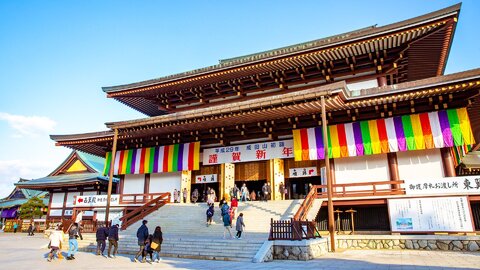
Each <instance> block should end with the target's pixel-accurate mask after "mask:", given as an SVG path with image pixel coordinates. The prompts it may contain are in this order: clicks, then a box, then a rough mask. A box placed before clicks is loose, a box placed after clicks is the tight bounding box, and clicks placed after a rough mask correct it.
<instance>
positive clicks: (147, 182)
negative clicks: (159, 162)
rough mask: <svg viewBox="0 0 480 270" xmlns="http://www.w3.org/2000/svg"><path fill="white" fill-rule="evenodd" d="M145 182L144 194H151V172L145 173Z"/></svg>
mask: <svg viewBox="0 0 480 270" xmlns="http://www.w3.org/2000/svg"><path fill="white" fill-rule="evenodd" d="M144 181H145V182H144V183H143V193H144V194H149V193H150V174H149V173H147V174H145V179H144Z"/></svg>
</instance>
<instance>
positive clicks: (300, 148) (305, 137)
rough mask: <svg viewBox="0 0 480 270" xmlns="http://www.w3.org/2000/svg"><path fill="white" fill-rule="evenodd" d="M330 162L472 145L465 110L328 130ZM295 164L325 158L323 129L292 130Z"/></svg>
mask: <svg viewBox="0 0 480 270" xmlns="http://www.w3.org/2000/svg"><path fill="white" fill-rule="evenodd" d="M327 130H328V149H329V151H328V156H329V158H340V157H352V156H363V155H373V154H381V153H389V152H398V151H409V150H421V149H431V148H443V147H451V146H463V145H471V144H474V143H475V140H474V138H473V133H472V128H471V126H470V120H469V118H468V113H467V110H466V109H465V108H460V109H449V110H443V111H436V112H429V113H420V114H412V115H403V116H396V117H390V118H383V119H376V120H368V121H360V122H353V123H347V124H338V125H332V126H328V129H327ZM293 151H294V156H295V161H301V160H318V159H324V158H325V148H324V145H323V136H322V127H315V128H308V129H297V130H293Z"/></svg>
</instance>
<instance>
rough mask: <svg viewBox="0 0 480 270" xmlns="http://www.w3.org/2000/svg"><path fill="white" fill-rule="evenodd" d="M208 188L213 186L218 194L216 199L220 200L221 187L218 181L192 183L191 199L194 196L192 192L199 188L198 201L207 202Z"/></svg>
mask: <svg viewBox="0 0 480 270" xmlns="http://www.w3.org/2000/svg"><path fill="white" fill-rule="evenodd" d="M208 188H213V190H215V195H216V199H215V201H216V202H218V200H219V196H220V195H219V194H220V193H219V192H220V188H219V185H218V183H203V184H192V187H191V191H190V200H191V199H192V198H191V196H192V194H191V193H192V192H193V191H194V190H195V189H197V190H198V200H197V202H206V201H207V193H206V192H207V190H208Z"/></svg>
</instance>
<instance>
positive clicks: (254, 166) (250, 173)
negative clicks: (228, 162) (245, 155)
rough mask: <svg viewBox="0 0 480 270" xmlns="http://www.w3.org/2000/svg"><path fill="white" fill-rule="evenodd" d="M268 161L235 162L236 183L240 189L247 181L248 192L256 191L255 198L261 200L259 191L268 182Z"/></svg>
mask: <svg viewBox="0 0 480 270" xmlns="http://www.w3.org/2000/svg"><path fill="white" fill-rule="evenodd" d="M266 179H267V161H256V162H245V163H237V164H235V184H236V185H237V187H238V188H239V189H241V188H242V185H243V184H244V183H245V184H246V185H247V188H248V193H249V194H251V193H252V191H254V192H255V200H260V198H259V196H258V195H259V193H260V192H261V191H262V187H263V185H264V184H265V183H266V182H267V180H266Z"/></svg>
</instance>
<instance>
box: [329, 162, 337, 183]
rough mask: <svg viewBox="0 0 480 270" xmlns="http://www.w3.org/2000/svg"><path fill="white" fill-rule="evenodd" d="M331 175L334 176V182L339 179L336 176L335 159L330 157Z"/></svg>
mask: <svg viewBox="0 0 480 270" xmlns="http://www.w3.org/2000/svg"><path fill="white" fill-rule="evenodd" d="M330 177H332V184H336V183H337V180H336V178H335V159H333V158H331V159H330Z"/></svg>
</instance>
